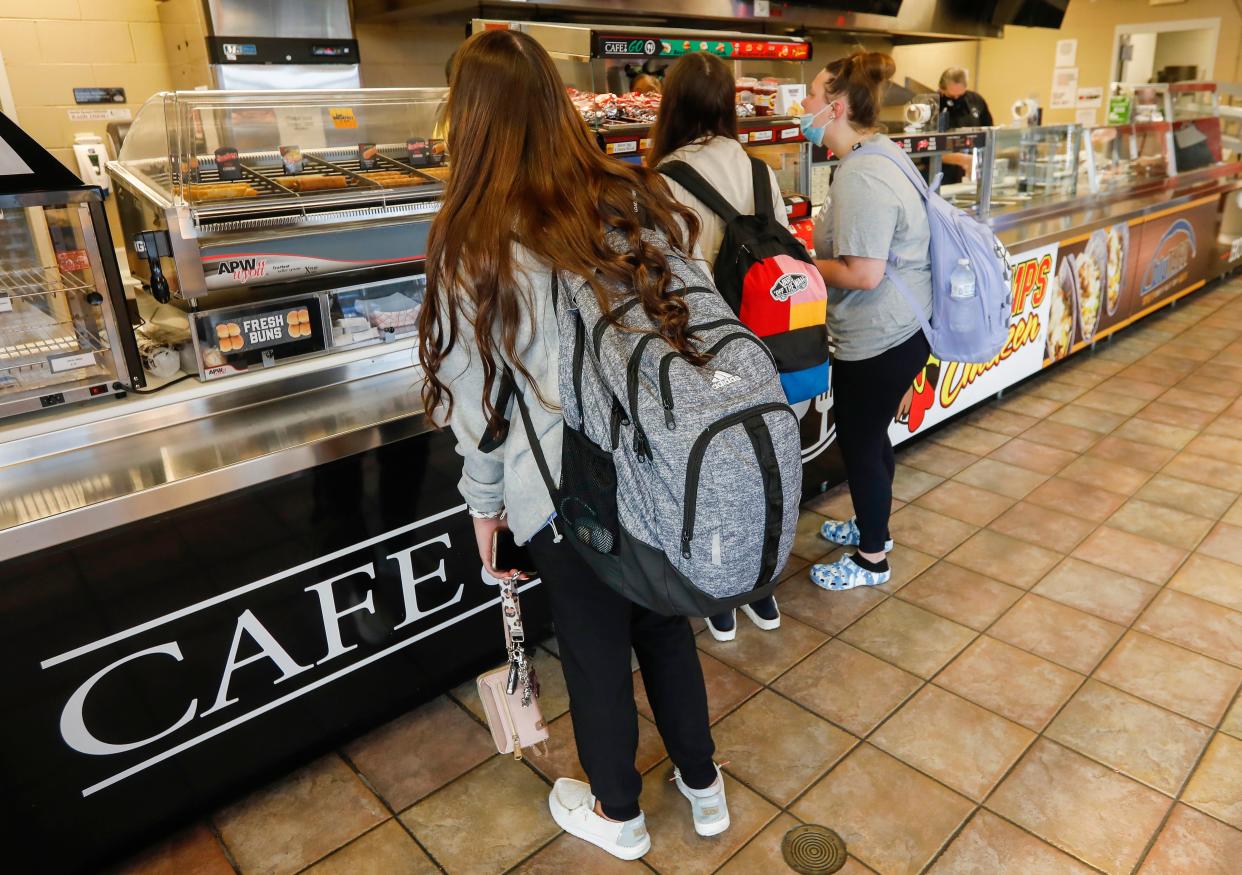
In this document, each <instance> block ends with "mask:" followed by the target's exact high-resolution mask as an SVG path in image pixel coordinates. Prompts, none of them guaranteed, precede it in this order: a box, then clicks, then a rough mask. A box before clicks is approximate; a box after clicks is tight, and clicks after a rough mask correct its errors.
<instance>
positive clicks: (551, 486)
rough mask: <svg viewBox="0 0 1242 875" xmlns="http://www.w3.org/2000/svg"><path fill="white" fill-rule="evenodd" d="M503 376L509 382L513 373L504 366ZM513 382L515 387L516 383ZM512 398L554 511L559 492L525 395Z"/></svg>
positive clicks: (519, 393) (518, 394) (521, 394)
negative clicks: (520, 416)
mask: <svg viewBox="0 0 1242 875" xmlns="http://www.w3.org/2000/svg"><path fill="white" fill-rule="evenodd" d="M505 376H506V377H507V378H508V379H509V380H514V377H513V371H511V370H510V369H509V366H508V365H505ZM514 382H515V385H516V381H514ZM513 397H514V399H515V400H516V401H517V406H518V411H519V412H520V413H521V414H522V427H523V428H524V429H525V430H526V442H527V443H528V444H530V454H531V455H532V456H534V457H535V465H536V466H537V467H538V468H539V476H541V477H542V478H543V485H544V486H546V487H547V488H548V496H549V497H550V498H551V499H552V507H553V509H554V510H555V508H556V507H557V506H558V505H559V504H560V502H559V500H558V495H559V493H560V490H559V489H558V488H557V486H556V484H555V483H554V482H552V470H551V469H550V468H549V467H548V457H547V456H545V455H544V454H543V445H542V444H541V443H540V442H539V435H537V434H535V425H534V423H533V422H531V418H530V410H529V409H528V408H527V406H526V394H525V393H524V392H514V395H513Z"/></svg>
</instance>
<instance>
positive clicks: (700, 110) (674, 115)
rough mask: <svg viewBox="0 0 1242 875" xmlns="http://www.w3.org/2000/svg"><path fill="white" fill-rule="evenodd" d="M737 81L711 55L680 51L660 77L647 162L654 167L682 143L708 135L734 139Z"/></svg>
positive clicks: (735, 137)
mask: <svg viewBox="0 0 1242 875" xmlns="http://www.w3.org/2000/svg"><path fill="white" fill-rule="evenodd" d="M736 93H737V85H736V82H735V80H734V78H733V72H732V71H731V70H730V69H729V65H728V64H726V63H725V62H724V61H722V60H720V58H718V57H716V56H715V55H709V54H707V53H706V52H691V53H690V54H688V55H682V56H681V57H680V58H678V59H677V61H676V62H674V64H673V66H672V67H670V68H669V70H668V73H667V75H665V77H664V91H663V93H662V94H661V96H660V115H659V117H658V118H657V119H656V123H655V128H654V130H652V132H651V147H650V148H649V149H648V150H647V166H648V167H656V166H658V165H659V163H660V162H661V161H663V160H664V159H665V158H667V157H668V155H669V153H671V152H675V151H677V150H678V149H680V148H681V147H682V146H685V145H687V144H689V143H693V142H695V141H696V140H702V139H705V138H708V137H729V138H731V139H734V140H736V139H737V107H736V103H737V99H736V96H735V95H736Z"/></svg>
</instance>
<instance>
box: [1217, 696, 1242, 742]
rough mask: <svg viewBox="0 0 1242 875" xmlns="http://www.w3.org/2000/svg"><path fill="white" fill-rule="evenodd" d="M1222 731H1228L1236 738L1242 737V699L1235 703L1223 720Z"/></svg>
mask: <svg viewBox="0 0 1242 875" xmlns="http://www.w3.org/2000/svg"><path fill="white" fill-rule="evenodd" d="M1220 731H1221V732H1227V733H1229V734H1230V735H1232V736H1233V737H1234V738H1242V699H1238V700H1237V701H1235V702H1234V703H1233V707H1232V708H1230V709H1229V713H1228V714H1226V715H1225V719H1224V720H1223V721H1221V724H1220Z"/></svg>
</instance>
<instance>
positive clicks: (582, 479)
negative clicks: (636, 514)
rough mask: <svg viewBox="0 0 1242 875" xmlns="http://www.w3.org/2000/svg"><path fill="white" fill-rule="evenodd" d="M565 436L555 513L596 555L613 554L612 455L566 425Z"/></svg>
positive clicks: (615, 525) (614, 487)
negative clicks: (559, 502)
mask: <svg viewBox="0 0 1242 875" xmlns="http://www.w3.org/2000/svg"><path fill="white" fill-rule="evenodd" d="M564 435H565V436H564V441H563V450H562V455H561V504H560V507H559V508H557V512H558V513H559V514H560V517H561V519H562V520H564V522H565V523H566V525H567V526H568V527H569V530H570V531H571V532H572V533H573V535H574V537H576V538H577V539H578V540H579V541H581V542H582V543H583V544H586V545H587V546H588V547H590V548H591V549H592V550H595V551H597V552H599V553H615V552H616V549H617V531H618V526H619V522H618V520H617V468H616V465H615V464H613V461H612V455H611V454H610V453H607V452H605V451H604V450H601V449H600V448H599V447H597V446H595V444H593V443H592V442H591V441H590V440H589V439H588V438H587V437H586V435H584V434H582V433H581V432H579V431H576V430H574V429H572V428H570V427H569V426H568V425H566V427H565V432H564Z"/></svg>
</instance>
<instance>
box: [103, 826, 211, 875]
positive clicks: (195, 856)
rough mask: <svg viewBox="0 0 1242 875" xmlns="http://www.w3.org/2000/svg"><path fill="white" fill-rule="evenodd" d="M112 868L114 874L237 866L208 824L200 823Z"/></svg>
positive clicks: (204, 872)
mask: <svg viewBox="0 0 1242 875" xmlns="http://www.w3.org/2000/svg"><path fill="white" fill-rule="evenodd" d="M109 871H110V873H111V875H233V866H232V864H230V863H229V859H228V857H226V856H225V854H224V848H223V847H221V845H220V842H219V841H217V840H216V837H215V836H214V835H212V832H211V830H210V829H208V827H207V825H206V824H202V823H197V824H195V825H194V826H191V827H187V828H186V829H183V830H181V831H179V832H176V833H174V834H172V835H170V836H169V837H168V838H166V839H164V840H163V841H161V842H159V843H158V844H156V845H153V846H151V847H149V848H147V849H146V850H145V851H143V852H142V853H141V854H139V855H138V856H136V857H134V858H132V859H130V860H128V861H127V862H125V863H124V864H123V865H121V866H120V867H119V868H117V869H113V870H109Z"/></svg>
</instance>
